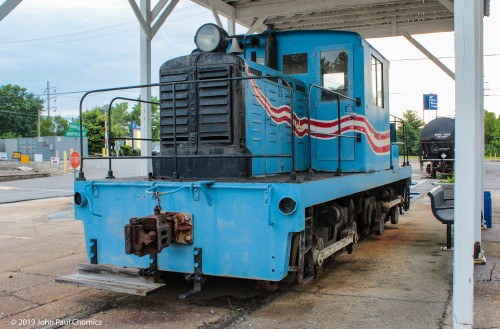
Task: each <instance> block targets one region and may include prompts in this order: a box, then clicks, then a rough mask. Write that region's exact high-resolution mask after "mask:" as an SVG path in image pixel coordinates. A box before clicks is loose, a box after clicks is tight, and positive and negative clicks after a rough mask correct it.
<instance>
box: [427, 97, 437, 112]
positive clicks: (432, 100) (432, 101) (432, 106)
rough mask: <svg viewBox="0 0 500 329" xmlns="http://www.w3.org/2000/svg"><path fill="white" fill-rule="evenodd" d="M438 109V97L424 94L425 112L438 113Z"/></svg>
mask: <svg viewBox="0 0 500 329" xmlns="http://www.w3.org/2000/svg"><path fill="white" fill-rule="evenodd" d="M437 109H438V95H436V94H424V110H433V111H437Z"/></svg>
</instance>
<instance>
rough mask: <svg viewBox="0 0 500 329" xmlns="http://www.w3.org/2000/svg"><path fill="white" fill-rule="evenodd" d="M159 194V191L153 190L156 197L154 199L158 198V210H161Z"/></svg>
mask: <svg viewBox="0 0 500 329" xmlns="http://www.w3.org/2000/svg"><path fill="white" fill-rule="evenodd" d="M160 196H161V193H160V192H158V191H157V192H155V197H156V200H158V206H157V207H158V210H160V211H161V199H160Z"/></svg>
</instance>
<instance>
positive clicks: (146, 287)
mask: <svg viewBox="0 0 500 329" xmlns="http://www.w3.org/2000/svg"><path fill="white" fill-rule="evenodd" d="M56 282H59V283H67V284H73V285H76V286H83V287H89V288H96V289H102V290H108V291H114V292H120V293H126V294H131V295H138V296H149V295H151V294H152V293H154V292H156V291H157V290H159V289H161V288H162V287H164V286H165V284H163V283H156V282H154V278H152V277H145V276H140V275H139V269H138V268H130V267H117V266H111V265H100V264H99V265H93V264H79V266H78V273H75V274H71V275H65V276H61V277H58V278H57V279H56Z"/></svg>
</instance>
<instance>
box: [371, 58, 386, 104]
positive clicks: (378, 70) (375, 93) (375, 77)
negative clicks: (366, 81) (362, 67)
mask: <svg viewBox="0 0 500 329" xmlns="http://www.w3.org/2000/svg"><path fill="white" fill-rule="evenodd" d="M372 104H373V105H376V106H378V107H381V108H383V107H384V66H383V64H382V62H381V61H379V60H378V59H376V58H375V57H373V56H372Z"/></svg>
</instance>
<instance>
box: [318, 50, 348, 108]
mask: <svg viewBox="0 0 500 329" xmlns="http://www.w3.org/2000/svg"><path fill="white" fill-rule="evenodd" d="M348 62H349V56H348V52H347V50H346V49H340V50H330V51H322V52H321V62H320V65H321V68H320V72H321V86H322V87H323V88H326V89H328V90H332V91H335V92H338V93H341V94H344V95H347V94H348V86H349V80H348V79H349V78H348V77H349V74H348V73H349V72H348V71H347V68H348ZM336 99H337V96H336V95H335V94H333V93H329V92H327V91H324V90H323V91H322V92H321V100H322V101H333V100H336Z"/></svg>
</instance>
